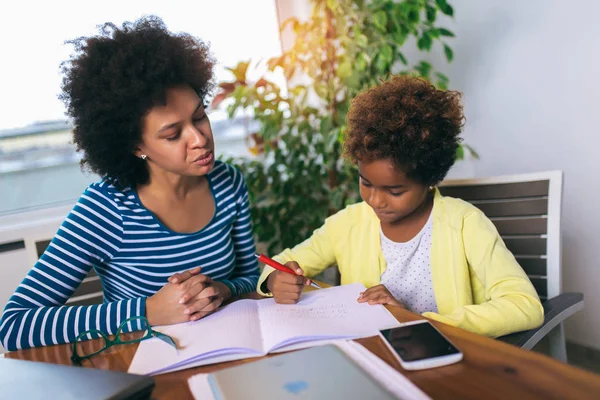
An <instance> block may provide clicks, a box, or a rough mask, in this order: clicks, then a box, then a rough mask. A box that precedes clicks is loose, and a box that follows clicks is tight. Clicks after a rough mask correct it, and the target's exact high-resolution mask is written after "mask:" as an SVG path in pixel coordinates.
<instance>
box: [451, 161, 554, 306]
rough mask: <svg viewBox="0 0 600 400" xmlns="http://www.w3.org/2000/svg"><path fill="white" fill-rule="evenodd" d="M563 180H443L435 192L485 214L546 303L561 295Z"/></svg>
mask: <svg viewBox="0 0 600 400" xmlns="http://www.w3.org/2000/svg"><path fill="white" fill-rule="evenodd" d="M562 179H563V178H562V171H549V172H540V173H533V174H520V175H511V176H498V177H491V178H475V179H461V180H446V181H444V182H442V183H441V184H440V185H439V190H440V192H441V193H442V194H443V195H445V196H452V197H457V198H460V199H463V200H465V201H468V202H469V203H471V204H473V205H474V206H476V207H477V208H479V209H480V210H481V211H483V212H484V213H485V214H486V215H487V217H488V218H489V219H490V220H491V221H492V222H493V223H494V225H495V226H496V229H498V232H499V233H500V236H501V237H502V239H503V240H504V243H505V244H506V247H508V249H509V250H510V251H511V252H512V253H513V254H514V255H515V257H516V258H517V261H518V262H519V264H520V265H521V267H523V269H524V270H525V272H526V273H527V275H528V276H529V279H531V282H532V283H533V285H534V287H535V289H536V290H537V292H538V294H539V295H540V298H541V299H542V300H545V299H548V298H552V297H554V296H557V295H558V294H560V293H561V291H562V275H561V273H562V271H561V231H560V218H561V203H562Z"/></svg>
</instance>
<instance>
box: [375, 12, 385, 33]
mask: <svg viewBox="0 0 600 400" xmlns="http://www.w3.org/2000/svg"><path fill="white" fill-rule="evenodd" d="M387 22H388V18H387V15H386V13H385V12H384V11H377V12H376V13H375V15H373V24H375V26H376V27H377V28H379V29H380V30H382V31H385V30H386V27H387Z"/></svg>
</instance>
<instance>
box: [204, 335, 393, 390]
mask: <svg viewBox="0 0 600 400" xmlns="http://www.w3.org/2000/svg"><path fill="white" fill-rule="evenodd" d="M208 381H209V384H210V387H211V390H212V391H213V395H214V397H215V399H217V400H247V399H277V400H286V399H293V400H300V399H311V400H318V399H327V400H350V399H361V400H363V399H377V400H388V399H389V400H391V399H395V397H394V396H392V395H391V394H390V393H388V392H387V391H386V390H385V389H384V388H383V387H381V386H380V385H379V383H378V382H376V381H375V380H374V379H373V378H371V376H370V375H369V374H367V373H366V372H365V371H364V370H363V369H362V368H361V367H359V366H358V365H357V364H355V363H354V361H352V360H351V359H350V358H348V356H347V355H346V354H344V352H343V351H342V350H340V349H339V348H338V347H336V346H334V345H325V346H317V347H312V348H309V349H306V350H300V351H295V352H291V353H286V354H283V355H278V356H275V357H270V358H265V359H262V360H260V361H255V362H251V363H247V364H242V365H239V366H236V367H232V368H228V369H224V370H221V371H217V372H214V373H212V374H209V376H208Z"/></svg>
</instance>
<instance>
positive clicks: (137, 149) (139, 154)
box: [133, 147, 144, 159]
mask: <svg viewBox="0 0 600 400" xmlns="http://www.w3.org/2000/svg"><path fill="white" fill-rule="evenodd" d="M133 155H134V156H136V157H137V158H141V159H143V157H142V156H144V152H143V151H142V149H140V148H139V147H138V148H136V149H135V151H134V152H133Z"/></svg>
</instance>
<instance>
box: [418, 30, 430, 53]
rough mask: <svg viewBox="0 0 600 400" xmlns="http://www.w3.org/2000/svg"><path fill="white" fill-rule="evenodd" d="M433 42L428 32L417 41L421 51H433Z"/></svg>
mask: <svg viewBox="0 0 600 400" xmlns="http://www.w3.org/2000/svg"><path fill="white" fill-rule="evenodd" d="M431 45H432V40H431V36H430V35H429V33H428V32H423V34H422V35H421V37H420V38H419V40H418V41H417V47H418V48H419V50H426V51H429V50H431Z"/></svg>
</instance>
